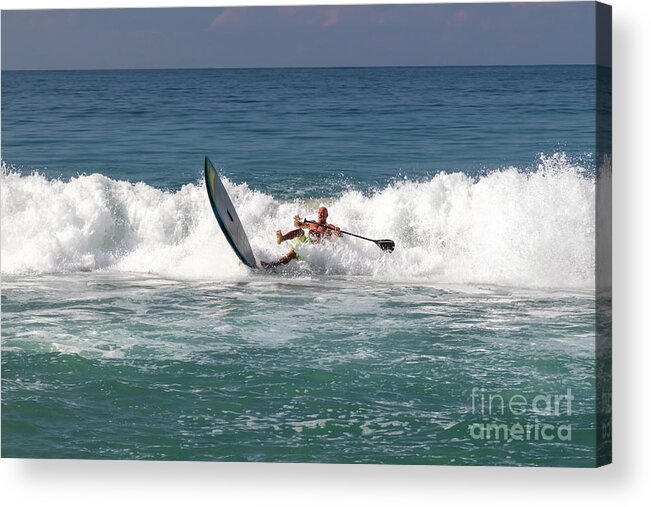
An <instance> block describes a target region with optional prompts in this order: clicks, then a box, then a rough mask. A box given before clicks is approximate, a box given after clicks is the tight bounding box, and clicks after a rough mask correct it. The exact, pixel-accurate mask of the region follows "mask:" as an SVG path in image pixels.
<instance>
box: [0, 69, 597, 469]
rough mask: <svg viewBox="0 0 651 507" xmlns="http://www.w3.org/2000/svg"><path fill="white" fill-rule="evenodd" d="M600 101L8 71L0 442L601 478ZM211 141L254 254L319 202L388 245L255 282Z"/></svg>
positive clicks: (86, 451) (504, 87)
mask: <svg viewBox="0 0 651 507" xmlns="http://www.w3.org/2000/svg"><path fill="white" fill-rule="evenodd" d="M594 100H595V94H594V68H593V67H589V66H577V67H572V66H567V67H485V68H484V67H481V68H414V69H393V68H392V69H297V70H293V69H292V70H289V69H274V70H223V71H220V70H196V71H162V70H161V71H102V72H3V74H2V159H3V172H2V186H1V191H2V196H1V197H2V199H1V202H2V224H1V225H2V229H1V234H2V238H1V239H2V252H1V254H2V257H1V265H2V455H3V456H4V457H44V458H45V457H47V458H104V459H168V460H217V461H300V462H339V463H404V464H466V465H535V466H592V465H593V464H594V461H595V456H594V453H595V416H594V404H595V395H594V391H595V379H594V368H595V366H594V342H595V334H594V322H595V310H594V292H593V291H592V289H591V287H592V286H593V284H594V274H593V273H594V264H595V256H594V247H593V245H594V228H595V225H594V198H595V196H594V172H595V168H594V162H593V158H594V156H593V152H594V132H595V125H594V121H595V117H594V106H593V105H594ZM204 155H208V156H210V157H211V158H212V159H213V160H214V161H215V162H218V165H219V168H220V171H221V172H222V174H223V175H224V176H225V177H226V181H225V183H226V187H227V189H228V191H229V193H230V195H231V197H232V199H233V201H234V204H235V206H236V208H237V209H238V213H239V214H240V218H241V219H242V222H243V224H244V227H245V229H246V231H247V233H248V235H249V238H250V240H251V245H252V247H253V251H254V252H255V254H256V256H257V257H258V258H259V259H268V260H271V259H274V258H277V257H278V256H280V255H282V254H283V253H285V252H286V250H287V247H286V246H285V245H277V244H276V243H275V234H274V231H275V229H276V228H282V229H283V231H285V230H288V229H289V228H290V227H291V224H292V217H293V216H294V215H295V214H297V213H298V214H301V216H308V217H313V216H314V214H315V212H316V207H317V206H318V205H320V204H325V205H327V206H328V207H329V210H330V218H329V221H331V222H332V223H335V224H337V225H339V226H341V227H342V228H344V229H345V230H349V231H351V232H355V233H358V234H362V235H366V236H369V237H372V238H390V239H393V240H394V241H395V242H396V251H395V252H394V253H393V254H384V253H383V252H382V251H381V250H380V249H378V248H377V247H376V246H375V245H373V244H372V243H368V242H364V241H361V240H358V239H355V238H350V237H347V238H343V239H341V240H336V241H331V242H328V243H326V244H323V245H308V246H306V247H305V250H304V251H303V252H302V253H301V257H303V258H304V260H303V261H301V262H294V263H292V264H289V265H287V266H285V267H284V268H281V269H280V270H279V271H278V272H277V273H275V274H266V273H261V272H251V271H249V270H247V269H246V268H244V267H242V266H241V265H240V264H239V263H238V261H237V258H236V257H235V255H234V254H233V253H232V251H231V250H230V247H229V246H228V244H227V242H226V240H225V239H224V238H223V236H222V234H221V232H220V230H219V228H218V225H217V223H216V221H215V219H214V217H213V216H212V211H211V209H210V205H209V203H208V199H207V196H206V190H205V187H204V185H203V182H202V181H201V178H202V169H203V165H202V164H203V157H204ZM568 393H571V409H570V407H569V406H568V400H567V398H565V399H564V398H563V396H564V395H565V396H566V395H567V394H568ZM482 396H483V398H482ZM489 396H492V397H493V398H492V402H491V401H490V400H489V398H488V397H489ZM514 396H520V398H517V400H516V401H519V402H522V400H524V401H525V403H524V404H523V405H524V406H522V404H521V405H518V404H517V403H516V406H517V407H518V409H517V410H512V409H511V408H508V407H509V405H508V402H509V400H513V397H514ZM536 396H542V397H543V398H540V399H539V401H541V402H544V401H545V400H546V398H544V397H545V396H549V397H550V399H551V400H553V401H558V408H559V411H558V413H554V411H553V410H552V411H551V412H550V411H549V410H546V409H547V408H549V406H545V403H538V404H536V403H535V402H534V400H535V397H536ZM482 399H483V401H484V405H483V409H482V405H481V401H482ZM500 400H502V401H505V406H506V408H503V407H504V405H502V404H501V403H500ZM521 406H522V410H520V409H519V407H521ZM552 406H553V404H552ZM489 408H490V412H489V411H488V409H489ZM487 424H498V425H503V427H505V428H508V429H510V430H512V429H513V428H514V427H518V425H519V426H522V427H523V428H525V427H526V426H527V425H529V429H530V433H529V434H528V437H527V438H519V439H518V438H517V436H518V435H520V436H522V435H521V434H519V433H518V430H517V429H516V430H515V433H509V435H508V436H509V437H510V438H503V437H504V435H505V434H503V433H496V434H493V435H492V436H490V437H488V436H485V435H482V434H481V433H480V432H481V428H483V427H485V426H482V425H487ZM544 425H549V427H546V429H543V430H542V431H543V433H544V435H546V436H551V437H552V438H550V439H545V438H543V436H542V434H541V433H536V432H537V431H538V432H539V431H540V430H541V428H542V427H543V426H544ZM536 427H537V428H538V429H536ZM568 428H569V434H568ZM514 435H515V436H516V438H512V437H513V436H514ZM484 437H485V438H484Z"/></svg>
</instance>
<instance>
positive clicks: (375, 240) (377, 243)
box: [303, 220, 393, 250]
mask: <svg viewBox="0 0 651 507" xmlns="http://www.w3.org/2000/svg"><path fill="white" fill-rule="evenodd" d="M303 223H304V224H314V225H318V226H319V227H325V228H326V229H330V230H331V231H335V232H337V229H335V228H334V227H330V226H329V225H327V224H320V223H319V222H315V221H314V220H303ZM339 232H340V233H341V234H348V235H349V236H354V237H355V238H359V239H365V240H366V241H372V242H373V243H375V244H376V245H377V246H379V247H380V248H382V250H385V248H384V247H383V246H382V245H381V244H380V242H381V241H383V242H389V241H390V240H386V239H384V240H379V239H371V238H365V237H364V236H360V235H359V234H353V233H352V232H347V231H342V230H341V229H340V230H339ZM391 243H392V244H393V241H391ZM391 250H393V248H391Z"/></svg>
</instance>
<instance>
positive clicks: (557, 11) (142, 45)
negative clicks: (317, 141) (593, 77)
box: [1, 2, 595, 70]
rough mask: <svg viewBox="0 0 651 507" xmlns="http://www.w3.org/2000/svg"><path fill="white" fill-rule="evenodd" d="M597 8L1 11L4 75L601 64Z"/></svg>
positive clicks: (552, 5)
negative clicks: (597, 49)
mask: <svg viewBox="0 0 651 507" xmlns="http://www.w3.org/2000/svg"><path fill="white" fill-rule="evenodd" d="M594 19H595V7H594V3H593V2H551V3H499V4H482V3H480V4H424V5H423V4H421V5H406V4H402V5H354V6H343V5H331V6H286V7H227V8H214V7H198V8H147V9H142V8H140V9H138V8H136V9H76V10H3V11H2V39H1V42H2V52H1V57H2V60H1V66H2V69H3V70H54V69H60V70H67V69H134V68H136V69H137V68H140V69H147V68H165V69H168V68H247V67H357V66H439V65H545V64H594V63H595V56H594V55H595V22H594Z"/></svg>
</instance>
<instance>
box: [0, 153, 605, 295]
mask: <svg viewBox="0 0 651 507" xmlns="http://www.w3.org/2000/svg"><path fill="white" fill-rule="evenodd" d="M1 178H2V180H1V183H2V185H1V192H2V195H1V201H2V208H1V213H2V215H1V216H2V224H1V225H2V229H1V246H2V249H1V255H2V257H1V266H2V273H3V274H14V275H19V274H32V273H58V272H71V271H82V270H100V269H103V270H114V271H132V272H143V273H156V274H160V275H161V276H169V277H177V278H193V279H197V278H200V279H231V278H240V277H243V276H248V272H247V270H246V269H245V268H243V267H242V266H241V265H240V264H239V262H238V260H237V258H236V257H235V255H234V254H233V252H232V251H231V249H230V247H229V245H228V243H227V242H226V240H225V239H224V237H223V235H222V233H221V231H220V230H219V226H218V224H217V222H216V220H215V218H214V217H213V215H212V211H211V209H210V205H209V203H208V199H207V196H206V190H205V187H204V186H203V185H195V184H188V185H185V186H184V187H183V188H181V190H179V191H177V192H169V191H163V190H159V189H156V188H154V187H151V186H149V185H146V184H144V183H135V184H134V183H130V182H126V181H115V180H113V179H111V178H108V177H106V176H103V175H101V174H93V175H90V176H79V177H77V178H72V179H70V180H69V181H61V180H52V179H48V178H46V177H45V176H43V175H41V174H36V173H34V174H31V175H21V174H19V173H16V172H11V171H8V170H7V169H6V168H5V169H3V172H2V176H1ZM226 187H227V190H228V191H229V193H230V195H231V198H232V199H233V202H234V204H235V206H236V208H237V210H238V213H239V214H240V218H241V219H242V222H243V224H244V227H245V229H246V231H247V233H248V235H249V238H250V240H251V245H252V247H253V250H254V252H255V253H256V255H257V256H258V258H262V259H272V258H276V257H278V256H280V255H282V254H283V253H285V252H286V251H287V250H288V248H287V246H286V245H280V246H278V245H276V243H275V234H274V231H275V230H276V228H281V229H282V230H283V231H284V232H285V231H286V230H288V229H289V228H291V227H292V217H293V216H294V215H295V214H299V215H301V216H308V217H314V215H315V212H316V206H317V205H318V203H315V201H314V200H310V201H296V202H280V201H277V200H274V199H273V198H272V197H271V196H269V195H266V194H264V193H261V192H259V191H255V190H252V189H250V188H249V187H248V186H247V185H246V184H241V185H237V184H233V183H231V182H228V181H226ZM325 204H326V205H327V206H328V208H329V211H330V217H329V221H330V222H332V223H335V224H337V225H339V226H340V227H341V228H342V229H344V230H348V231H350V232H354V233H357V234H361V235H364V236H367V237H370V238H375V239H384V238H387V239H392V240H394V241H395V242H396V245H397V246H396V250H395V252H394V253H393V254H384V253H383V252H382V251H381V250H380V249H379V248H378V247H377V246H375V245H374V244H372V243H369V242H366V241H362V240H359V239H355V238H351V237H344V238H342V239H340V240H333V241H331V242H327V244H322V245H314V246H308V247H306V248H304V249H303V251H301V257H303V258H304V259H305V260H306V262H299V263H293V264H291V265H289V266H287V267H286V268H285V270H286V271H287V272H288V273H292V274H294V275H298V276H300V275H301V274H308V275H309V274H312V273H332V274H342V275H352V276H368V277H374V278H380V279H386V280H425V281H433V282H446V283H447V282H449V283H490V284H498V285H509V286H518V287H572V288H587V287H590V286H592V285H593V283H594V265H595V253H594V248H595V212H594V206H595V185H594V180H593V179H592V178H590V177H586V175H585V171H584V170H583V169H582V168H581V167H580V166H577V165H574V164H572V163H571V162H570V161H569V160H568V159H567V157H565V156H564V155H563V154H555V155H553V156H551V157H541V162H540V165H539V167H538V170H537V171H535V172H523V171H520V170H518V169H517V168H515V167H510V168H506V169H503V170H500V171H495V172H492V173H490V174H487V175H485V176H483V177H481V178H478V179H474V178H471V177H469V176H467V175H465V174H462V173H452V174H447V173H440V174H437V175H436V176H434V177H433V178H431V179H430V180H428V181H419V182H416V181H401V182H398V183H394V184H391V185H389V186H387V187H386V188H384V189H381V190H378V191H376V192H374V193H372V194H370V195H365V194H362V193H360V192H357V191H348V192H346V193H344V194H343V195H341V196H340V197H338V198H336V199H329V200H326V201H325Z"/></svg>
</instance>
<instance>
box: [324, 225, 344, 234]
mask: <svg viewBox="0 0 651 507" xmlns="http://www.w3.org/2000/svg"><path fill="white" fill-rule="evenodd" d="M328 227H332V228H333V229H334V231H331V230H330V229H327V230H328V231H329V232H332V233H334V235H335V236H339V237H341V236H342V234H341V229H340V228H339V227H337V226H336V225H335V224H328Z"/></svg>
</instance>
